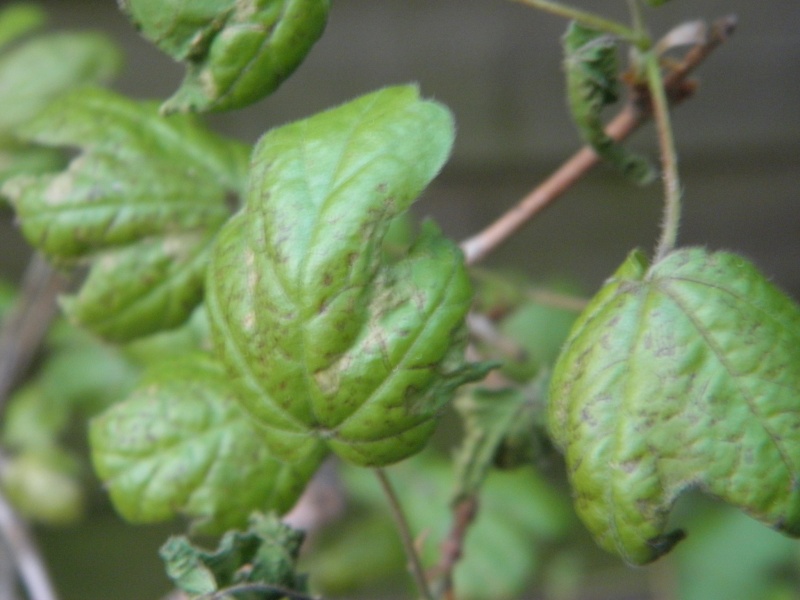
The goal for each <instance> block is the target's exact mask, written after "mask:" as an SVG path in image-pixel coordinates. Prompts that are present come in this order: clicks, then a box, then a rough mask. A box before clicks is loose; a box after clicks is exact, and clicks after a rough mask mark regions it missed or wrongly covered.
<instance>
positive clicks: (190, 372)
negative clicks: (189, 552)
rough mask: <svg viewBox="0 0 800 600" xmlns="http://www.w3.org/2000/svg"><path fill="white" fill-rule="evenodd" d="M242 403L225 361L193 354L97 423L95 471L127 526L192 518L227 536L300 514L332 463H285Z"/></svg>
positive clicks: (151, 376) (147, 380) (158, 371)
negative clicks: (252, 521) (319, 473)
mask: <svg viewBox="0 0 800 600" xmlns="http://www.w3.org/2000/svg"><path fill="white" fill-rule="evenodd" d="M232 396H233V391H232V390H231V388H230V385H229V383H228V379H227V377H226V375H225V373H224V372H223V371H222V369H221V368H220V367H219V366H218V364H217V363H216V362H215V361H213V360H211V359H210V358H208V357H206V356H205V355H198V354H195V355H188V356H186V357H184V358H182V359H180V360H175V361H172V362H169V363H165V364H163V365H162V366H160V367H157V368H153V369H151V370H150V371H148V372H147V373H146V374H145V376H144V378H143V380H142V381H141V382H140V384H139V385H138V386H137V387H136V389H135V390H134V391H133V392H132V393H131V395H130V396H129V397H128V398H127V399H126V400H125V401H124V402H122V403H120V404H117V405H115V406H113V407H112V408H111V409H109V410H108V411H106V412H105V413H103V414H102V415H100V416H99V417H97V418H96V419H94V420H93V421H92V424H91V430H90V436H91V443H92V459H93V462H94V465H95V469H96V470H97V473H98V474H99V476H100V477H101V478H102V479H103V481H105V482H106V485H107V486H108V489H109V491H110V493H111V498H112V500H113V501H114V505H115V506H116V507H117V509H118V510H119V512H120V513H121V514H122V515H123V516H124V517H125V518H127V519H128V520H130V521H134V522H139V523H150V522H155V521H163V520H166V519H170V518H173V517H176V516H178V515H185V516H187V517H190V518H191V519H193V520H194V524H193V525H194V528H195V529H196V530H199V531H204V532H208V533H217V532H222V531H225V530H226V529H230V528H233V527H242V526H244V525H245V524H246V522H247V519H248V517H249V516H250V514H251V513H252V512H253V511H257V510H275V511H277V512H280V513H283V512H286V511H287V510H288V509H289V508H291V507H292V505H293V504H294V502H295V501H296V500H297V498H298V497H299V496H300V494H301V493H302V491H303V489H304V488H305V485H306V483H307V482H308V480H309V479H310V478H311V476H312V475H313V473H314V471H315V470H316V468H317V467H318V466H319V463H320V462H321V460H322V456H321V455H316V456H313V457H310V458H308V459H307V460H305V461H304V462H298V463H295V464H292V465H288V464H284V463H282V462H279V461H277V460H275V458H273V456H272V455H271V453H270V452H269V450H268V449H267V447H266V446H265V445H264V442H263V436H262V434H261V432H260V431H259V429H258V428H256V427H255V426H254V425H253V424H251V422H250V420H249V419H248V418H247V416H246V415H245V414H244V413H243V412H242V410H241V408H239V406H238V405H237V404H236V402H235V401H234V400H233V398H232Z"/></svg>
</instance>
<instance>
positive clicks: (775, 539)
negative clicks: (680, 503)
mask: <svg viewBox="0 0 800 600" xmlns="http://www.w3.org/2000/svg"><path fill="white" fill-rule="evenodd" d="M690 514H691V521H690V523H691V525H692V527H693V530H692V538H691V540H690V541H691V543H687V544H686V545H685V547H684V548H682V549H681V552H680V554H678V555H676V557H675V559H676V561H675V563H673V564H674V565H675V566H676V567H677V568H676V572H677V584H678V589H679V597H680V598H681V600H762V599H763V600H766V599H769V598H776V599H777V598H780V597H781V596H780V590H781V589H782V588H786V587H787V586H788V588H789V589H790V590H792V591H793V593H792V594H791V595H789V596H788V598H790V599H794V598H797V579H796V577H797V567H796V562H797V543H796V542H795V541H794V540H789V539H786V538H785V537H781V536H780V535H779V534H778V533H776V532H774V531H771V530H769V529H767V528H765V527H762V526H761V525H760V524H759V523H757V522H756V521H754V520H752V519H750V518H748V517H746V516H745V515H743V514H741V513H739V512H736V511H734V510H733V509H728V508H727V507H721V506H719V505H709V506H705V505H703V504H699V503H697V502H695V503H693V504H692V505H691V513H690Z"/></svg>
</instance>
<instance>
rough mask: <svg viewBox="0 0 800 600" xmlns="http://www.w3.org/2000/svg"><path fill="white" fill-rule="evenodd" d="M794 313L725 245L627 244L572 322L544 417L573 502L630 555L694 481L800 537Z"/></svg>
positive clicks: (799, 370)
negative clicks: (645, 250) (662, 247)
mask: <svg viewBox="0 0 800 600" xmlns="http://www.w3.org/2000/svg"><path fill="white" fill-rule="evenodd" d="M799 389H800V310H798V307H797V306H796V305H795V304H794V303H793V302H792V301H791V300H790V299H789V298H788V297H786V296H785V295H784V294H783V293H782V292H780V291H779V290H778V289H777V288H775V286H773V285H771V284H770V283H769V282H768V281H767V280H766V279H765V278H764V277H763V276H762V275H761V274H760V273H759V272H758V271H757V270H756V268H755V267H754V266H753V265H752V264H751V263H749V262H747V261H746V260H744V259H743V258H741V257H739V256H736V255H734V254H730V253H725V252H717V253H709V252H707V251H705V250H703V249H700V248H687V249H682V250H678V251H675V252H673V253H672V254H670V255H668V256H667V257H665V258H664V259H663V260H661V261H659V262H657V263H656V264H654V265H648V264H647V261H646V259H645V258H644V257H643V256H642V255H641V254H640V253H638V252H634V253H632V254H631V255H630V256H629V258H628V260H627V261H626V262H625V263H624V264H623V265H622V266H621V267H620V269H619V270H618V271H617V273H616V274H615V275H614V276H613V277H612V278H611V279H609V280H608V282H606V284H605V285H604V286H603V288H602V289H601V290H600V292H599V293H598V294H597V296H595V298H594V299H593V300H592V302H591V303H590V305H589V307H588V308H587V309H586V311H585V312H584V313H583V314H582V316H581V317H580V318H579V320H578V321H577V322H576V324H575V327H574V328H573V330H572V333H571V335H570V339H569V340H568V342H567V345H566V347H565V349H564V351H563V353H562V355H561V357H560V359H559V361H558V363H557V365H556V368H555V372H554V375H553V380H552V386H551V391H550V407H549V422H550V429H551V433H552V435H553V437H554V439H555V441H556V442H557V443H558V444H559V445H560V446H561V447H562V448H563V449H564V451H565V453H566V459H567V464H568V467H569V472H570V479H571V481H572V484H573V487H574V490H575V495H576V506H577V510H578V512H579V514H580V516H581V518H582V519H583V520H584V522H585V523H586V525H587V526H588V527H589V529H590V530H591V531H592V533H593V534H594V535H595V537H596V539H597V541H598V543H599V544H600V545H602V546H603V547H605V548H607V549H608V550H610V551H613V552H617V553H619V554H620V555H621V556H622V557H623V558H625V559H626V560H627V561H629V562H632V563H646V562H649V561H652V560H654V559H656V558H658V556H660V555H661V554H663V553H665V552H667V551H668V550H669V549H670V548H671V547H672V546H673V545H674V543H675V542H677V541H678V540H679V539H680V537H681V534H680V532H672V533H665V528H666V526H667V518H668V514H669V511H670V509H671V507H672V505H673V503H674V502H675V500H676V498H677V497H678V496H679V495H680V494H681V493H682V492H683V491H684V490H686V489H687V488H691V487H699V488H701V489H703V490H705V491H707V492H708V493H710V494H713V495H714V496H717V497H719V498H721V499H723V500H725V501H727V502H729V503H731V504H733V505H736V506H738V507H740V508H741V509H742V510H744V511H745V512H747V513H748V514H750V515H751V516H753V517H755V518H756V519H758V520H760V521H762V522H763V523H766V524H768V525H769V526H771V527H773V528H775V529H778V530H780V531H783V532H784V533H786V534H789V535H793V536H796V535H800V483H799V480H800V472H799V469H800V410H798V409H799V408H800V402H799V401H798V390H799Z"/></svg>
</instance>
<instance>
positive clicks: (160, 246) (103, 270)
mask: <svg viewBox="0 0 800 600" xmlns="http://www.w3.org/2000/svg"><path fill="white" fill-rule="evenodd" d="M23 132H24V134H25V136H26V137H27V138H28V139H29V140H30V141H33V142H37V143H40V144H45V145H48V146H58V147H60V146H77V147H79V148H81V151H82V152H81V154H79V155H78V156H77V157H76V158H75V159H74V160H73V161H72V162H71V163H70V165H69V167H68V168H67V169H66V170H65V171H63V172H61V173H57V174H48V175H41V176H30V177H19V178H15V179H13V180H10V181H9V182H7V183H6V185H5V186H4V187H3V192H4V193H5V194H7V195H8V196H9V197H10V198H11V199H12V202H13V204H14V207H15V208H16V210H17V214H18V216H19V219H20V222H21V225H22V231H23V233H24V234H25V236H26V237H27V238H28V240H29V241H30V242H31V243H32V244H33V245H34V246H36V247H37V248H38V249H40V250H41V251H43V252H44V253H45V254H47V255H48V256H49V257H50V258H52V259H53V260H55V261H57V262H61V263H65V264H80V263H82V262H90V263H91V264H92V270H91V272H90V274H89V277H88V279H87V282H86V284H85V286H84V287H83V289H82V290H81V291H80V292H79V293H78V294H77V295H76V296H74V297H72V298H70V299H68V300H66V301H65V303H64V305H65V307H66V309H67V312H68V313H69V314H70V315H71V316H72V317H73V318H74V319H75V320H76V321H78V322H79V323H81V324H83V325H85V326H87V327H89V328H91V329H92V330H93V331H95V332H96V333H98V334H100V335H103V336H105V337H107V338H110V339H113V340H117V341H122V340H128V339H132V338H134V337H138V336H142V335H146V334H148V333H151V332H153V331H157V330H159V329H163V328H169V327H174V326H176V325H179V324H180V323H182V322H183V321H184V320H185V319H186V318H188V316H189V315H190V314H191V312H192V310H193V309H194V308H195V306H196V305H197V304H198V303H199V301H200V299H201V298H202V288H203V277H204V273H205V267H206V260H207V252H208V249H209V246H210V244H211V242H212V241H213V239H214V236H215V234H216V231H217V229H218V228H219V227H220V226H221V225H222V223H224V221H225V220H226V219H227V218H228V215H229V212H230V208H229V207H228V202H229V201H230V198H232V197H235V195H236V194H238V192H239V188H240V186H241V185H242V184H243V181H244V179H245V175H244V172H245V168H246V157H247V148H245V147H244V146H243V145H240V144H238V143H234V142H231V141H228V140H224V139H221V138H219V137H217V136H215V135H213V134H211V133H209V132H208V131H206V130H205V129H204V128H203V127H201V125H200V124H199V123H198V122H197V121H196V120H194V119H193V118H191V117H189V116H186V115H176V116H175V117H172V118H164V117H160V116H159V115H158V113H157V110H156V108H155V106H154V105H152V104H149V103H137V102H133V101H130V100H126V99H124V98H121V97H119V96H116V95H114V94H112V93H111V92H106V91H102V90H96V89H95V90H88V89H87V90H81V91H79V92H75V93H73V94H70V95H68V96H66V97H65V98H63V99H61V100H59V101H58V102H55V103H54V104H52V105H51V107H50V108H49V109H48V110H46V111H45V112H44V113H42V114H41V115H40V116H39V117H38V118H36V119H35V120H34V121H33V122H31V123H30V124H28V125H27V126H26V127H25V128H24V129H23Z"/></svg>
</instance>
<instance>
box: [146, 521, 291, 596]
mask: <svg viewBox="0 0 800 600" xmlns="http://www.w3.org/2000/svg"><path fill="white" fill-rule="evenodd" d="M302 542H303V534H302V533H301V532H299V531H296V530H293V529H291V528H290V527H288V526H287V525H284V524H283V523H281V522H280V521H279V520H278V519H277V518H276V517H275V516H273V515H268V516H264V515H259V514H256V515H253V517H252V518H251V519H250V527H249V528H248V529H247V531H244V532H239V531H229V532H228V533H226V534H225V535H224V536H223V538H222V540H221V541H220V544H219V547H218V548H217V550H216V551H213V552H208V551H205V550H202V549H200V548H197V547H196V546H193V545H192V544H191V543H190V542H189V540H187V539H186V538H185V537H183V536H178V537H172V538H170V539H169V540H168V541H167V543H166V544H164V546H163V547H162V548H161V558H162V559H163V560H164V562H165V563H166V567H167V574H168V575H169V576H170V579H172V581H173V582H174V583H175V585H176V586H178V588H180V589H181V590H183V591H184V592H186V593H187V594H189V595H190V596H191V597H193V598H198V599H202V598H212V597H213V598H219V599H220V600H221V599H222V598H233V597H235V598H237V599H240V600H281V599H282V598H286V597H287V595H288V594H287V592H303V591H304V590H305V587H306V580H305V577H303V576H302V575H298V574H297V573H295V563H296V561H297V555H298V553H299V552H300V545H301V544H302Z"/></svg>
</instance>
